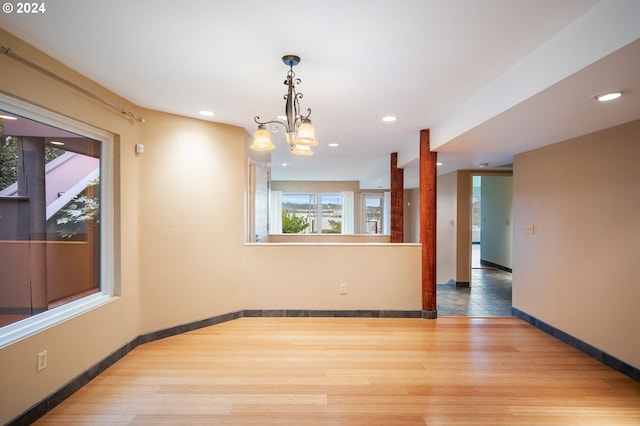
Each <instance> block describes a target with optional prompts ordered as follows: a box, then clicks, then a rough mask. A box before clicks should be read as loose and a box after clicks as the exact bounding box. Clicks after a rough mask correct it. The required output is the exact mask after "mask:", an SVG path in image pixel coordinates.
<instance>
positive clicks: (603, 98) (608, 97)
mask: <svg viewBox="0 0 640 426" xmlns="http://www.w3.org/2000/svg"><path fill="white" fill-rule="evenodd" d="M620 96H622V92H608V93H602V94H600V95H598V96H596V99H597V100H598V101H600V102H607V101H613V100H615V99H618V98H619V97H620Z"/></svg>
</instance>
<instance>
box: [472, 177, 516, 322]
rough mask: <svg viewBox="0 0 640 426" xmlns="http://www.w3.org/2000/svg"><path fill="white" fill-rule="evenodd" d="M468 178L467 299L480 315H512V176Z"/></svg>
mask: <svg viewBox="0 0 640 426" xmlns="http://www.w3.org/2000/svg"><path fill="white" fill-rule="evenodd" d="M471 179H472V193H471V274H470V277H471V282H470V287H471V289H470V300H471V301H472V302H473V304H474V305H475V306H477V311H478V312H483V315H511V257H512V237H513V227H512V226H511V224H512V223H513V218H512V211H511V205H512V186H513V185H512V183H513V177H512V176H486V175H473V176H472V177H471Z"/></svg>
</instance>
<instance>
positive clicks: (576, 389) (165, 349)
mask: <svg viewBox="0 0 640 426" xmlns="http://www.w3.org/2000/svg"><path fill="white" fill-rule="evenodd" d="M37 424H39V425H49V424H52V425H60V424H64V425H68V424H83V425H97V424H109V425H120V424H122V425H126V424H132V425H138V424H153V425H163V424H165V425H166V424H181V425H187V424H202V425H207V424H235V425H251V424H259V425H308V424H316V425H423V424H427V425H477V424H480V425H540V424H545V425H581V426H582V425H640V383H638V382H635V381H633V380H632V379H630V378H628V377H625V376H624V375H622V374H620V373H618V372H616V371H614V370H612V369H610V368H608V367H606V366H604V365H602V364H600V363H599V362H597V361H595V360H593V359H592V358H589V357H588V356H587V355H584V354H582V353H580V352H578V351H577V350H575V349H573V348H571V347H569V346H568V345H565V344H564V343H562V342H560V341H558V340H556V339H555V338H553V337H551V336H548V335H546V334H544V333H543V332H541V331H539V330H538V329H536V328H534V327H532V326H530V325H529V324H527V323H525V322H523V321H521V320H519V319H517V318H454V317H450V318H449V317H443V318H438V319H437V320H423V319H387V318H241V319H238V320H234V321H230V322H227V323H223V324H219V325H215V326H212V327H208V328H203V329H200V330H196V331H193V332H189V333H185V334H182V335H179V336H174V337H170V338H167V339H163V340H159V341H155V342H152V343H148V344H145V345H141V346H139V347H138V348H136V349H135V350H134V351H132V352H131V353H129V354H128V355H127V356H126V357H124V358H123V359H122V360H120V361H119V362H118V363H116V364H115V365H113V366H112V367H110V368H109V369H107V370H106V371H105V372H104V373H102V374H101V375H100V376H98V377H97V378H96V379H94V380H93V381H92V382H90V383H89V384H88V385H86V386H85V387H84V388H82V389H81V390H80V391H78V392H77V393H75V394H74V395H72V396H71V397H70V398H68V399H67V400H66V401H64V402H63V403H62V404H61V405H59V406H58V407H56V408H54V409H53V410H52V411H51V412H49V413H48V414H47V415H46V416H44V417H43V418H41V419H40V420H39V421H38V422H37Z"/></svg>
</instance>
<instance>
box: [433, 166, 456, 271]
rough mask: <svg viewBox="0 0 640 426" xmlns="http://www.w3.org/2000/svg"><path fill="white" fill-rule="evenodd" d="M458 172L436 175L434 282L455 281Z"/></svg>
mask: <svg viewBox="0 0 640 426" xmlns="http://www.w3.org/2000/svg"><path fill="white" fill-rule="evenodd" d="M457 186H458V174H457V173H456V172H450V173H446V174H443V175H438V180H437V197H438V199H437V218H436V227H437V228H436V283H438V284H446V283H447V282H449V280H454V281H456V276H457V275H456V253H457V252H456V247H457V237H456V226H457V223H458V217H457V211H458V191H457Z"/></svg>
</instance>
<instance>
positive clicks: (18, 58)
mask: <svg viewBox="0 0 640 426" xmlns="http://www.w3.org/2000/svg"><path fill="white" fill-rule="evenodd" d="M0 50H1V51H2V53H4V54H5V55H7V56H8V57H10V58H11V59H13V60H15V61H17V62H20V63H21V64H24V65H26V66H28V67H30V68H33V69H34V70H36V71H38V72H40V73H42V74H44V75H46V76H47V77H50V78H52V79H54V80H56V81H59V82H60V83H63V84H64V85H66V86H69V87H71V88H72V89H75V90H77V91H78V92H80V93H82V94H84V95H86V96H88V97H90V98H92V99H95V100H97V101H100V102H102V103H104V104H106V105H108V106H110V107H111V108H114V109H117V110H118V111H120V112H121V113H122V114H124V115H126V116H127V117H131V118H133V119H135V120H138V121H139V122H141V123H144V122H145V121H146V120H145V118H144V117H140V116H139V115H136V114H134V113H133V112H131V111H129V110H127V109H124V108H123V107H121V106H119V105H116V104H114V103H113V102H111V101H109V100H107V99H103V98H101V97H100V96H98V95H95V94H94V93H92V92H90V91H88V90H87V89H84V88H82V87H80V86H78V85H77V84H75V83H72V82H70V81H69V80H67V79H65V78H62V77H60V76H59V75H57V74H54V73H53V72H51V71H49V70H48V69H46V68H43V67H41V66H40V65H38V64H36V63H33V62H31V61H30V60H28V59H26V58H23V57H22V56H20V55H17V54H15V53H13V52H12V51H11V49H10V48H8V47H4V46H0Z"/></svg>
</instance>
